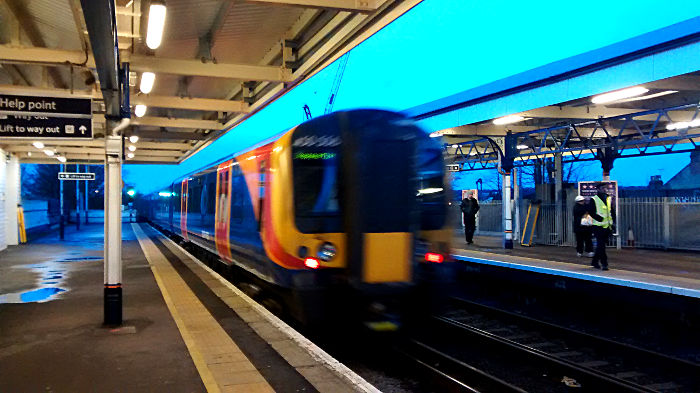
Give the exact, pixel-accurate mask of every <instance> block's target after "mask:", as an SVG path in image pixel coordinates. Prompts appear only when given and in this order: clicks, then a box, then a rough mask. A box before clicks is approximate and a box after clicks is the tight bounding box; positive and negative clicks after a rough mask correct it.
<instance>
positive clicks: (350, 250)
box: [265, 111, 450, 328]
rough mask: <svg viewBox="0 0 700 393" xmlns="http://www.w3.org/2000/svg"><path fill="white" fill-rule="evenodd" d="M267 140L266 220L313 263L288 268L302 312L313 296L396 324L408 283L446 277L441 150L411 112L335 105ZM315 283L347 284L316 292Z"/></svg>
mask: <svg viewBox="0 0 700 393" xmlns="http://www.w3.org/2000/svg"><path fill="white" fill-rule="evenodd" d="M276 146H277V147H275V148H274V149H273V152H272V158H271V163H272V166H271V169H270V171H271V173H270V179H271V180H270V181H271V185H272V187H271V189H272V201H271V206H270V207H271V214H270V216H271V218H272V221H273V222H272V223H271V224H272V225H273V226H274V233H276V234H279V235H280V236H279V237H278V238H277V239H274V240H276V242H277V244H279V246H280V249H281V251H283V253H284V254H289V255H294V256H296V257H298V258H300V259H299V260H300V261H304V264H305V265H306V267H307V269H306V270H307V271H309V269H308V267H309V264H308V263H309V262H310V263H311V264H312V267H314V268H313V269H311V271H313V274H298V275H296V277H295V283H294V284H295V289H296V292H295V293H296V294H297V296H299V297H301V298H302V299H300V300H301V301H302V303H303V304H305V309H306V312H312V311H311V310H313V309H314V307H313V306H311V304H313V303H316V305H317V306H318V307H320V308H321V309H323V310H324V312H326V313H327V312H328V311H329V310H335V311H336V312H338V313H343V314H347V313H349V312H351V311H354V314H356V313H359V314H360V317H361V318H362V319H364V320H365V321H366V322H367V324H368V325H370V326H371V327H376V328H382V327H383V326H390V327H392V326H393V327H395V326H397V325H398V322H399V319H400V316H401V315H402V314H403V312H402V311H403V310H402V309H403V308H414V306H415V305H412V304H410V303H411V299H415V297H412V296H413V295H415V293H416V288H417V285H416V284H417V283H430V284H435V283H436V282H437V283H438V284H439V285H442V284H445V280H448V279H449V277H450V274H449V273H447V274H445V272H447V271H448V270H449V268H448V267H447V266H446V265H450V263H449V255H450V253H449V239H450V231H449V229H447V228H448V226H447V223H446V217H447V214H446V197H445V192H444V190H445V189H446V187H445V185H444V181H445V180H444V170H443V169H444V165H443V161H442V150H441V148H440V146H439V145H437V143H435V142H434V141H432V140H430V138H429V137H428V136H427V135H426V134H425V133H424V132H423V131H421V130H420V129H418V128H417V127H415V126H414V125H413V123H412V122H410V121H408V120H406V119H405V118H403V117H401V116H399V115H396V114H391V113H388V112H382V111H353V112H340V113H339V114H337V115H335V116H327V117H322V118H318V119H315V120H314V121H311V122H309V123H305V124H302V125H300V126H299V127H297V128H296V129H295V130H294V131H293V132H291V133H287V134H285V135H284V136H283V137H282V138H281V139H280V140H279V141H278V142H277V144H276ZM275 172H276V173H275ZM290 194H291V198H290ZM268 240H271V239H269V238H266V239H265V243H266V245H267V244H271V245H274V244H275V242H268ZM438 265H439V266H438ZM316 267H317V268H316ZM309 273H310V271H309ZM439 285H438V286H439ZM320 288H326V289H328V288H335V289H337V288H343V289H345V290H347V291H346V292H344V293H343V294H340V293H334V295H338V296H333V297H328V296H326V295H324V298H325V299H319V295H318V293H319V291H322V289H320ZM324 293H325V294H327V292H324ZM342 295H345V296H342ZM329 299H333V300H332V303H331V304H328V302H327V301H326V302H324V300H329ZM346 301H347V302H346ZM318 303H320V304H318ZM323 303H325V304H323ZM343 303H345V304H343ZM351 313H352V312H351Z"/></svg>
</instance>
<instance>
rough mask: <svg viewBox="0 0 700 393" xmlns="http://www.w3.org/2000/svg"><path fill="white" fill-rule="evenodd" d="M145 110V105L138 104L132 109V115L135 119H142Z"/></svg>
mask: <svg viewBox="0 0 700 393" xmlns="http://www.w3.org/2000/svg"><path fill="white" fill-rule="evenodd" d="M147 109H148V107H147V106H146V105H143V104H138V105H136V107H134V114H135V115H136V117H143V115H145V114H146V110H147Z"/></svg>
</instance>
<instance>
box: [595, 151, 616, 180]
mask: <svg viewBox="0 0 700 393" xmlns="http://www.w3.org/2000/svg"><path fill="white" fill-rule="evenodd" d="M618 156H619V153H618V152H617V149H615V148H612V147H605V148H602V149H598V151H597V152H596V158H597V159H598V160H599V161H600V165H601V166H602V167H603V180H610V171H612V168H613V165H614V164H615V159H616V158H617V157H618Z"/></svg>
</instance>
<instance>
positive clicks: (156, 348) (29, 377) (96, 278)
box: [0, 224, 205, 392]
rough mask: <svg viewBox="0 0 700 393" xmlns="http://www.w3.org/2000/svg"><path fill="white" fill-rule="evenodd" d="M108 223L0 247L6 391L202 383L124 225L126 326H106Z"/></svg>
mask: <svg viewBox="0 0 700 393" xmlns="http://www.w3.org/2000/svg"><path fill="white" fill-rule="evenodd" d="M102 231H103V226H102V225H100V224H97V225H88V226H81V231H80V232H79V233H76V232H75V231H74V230H73V229H69V231H68V233H67V234H66V241H64V242H59V241H58V239H57V237H56V236H48V237H46V238H43V239H41V240H38V241H37V242H34V243H31V244H25V245H21V246H17V247H11V248H9V249H7V250H5V251H3V252H0V294H1V295H0V298H3V299H4V302H3V303H0V332H2V333H1V334H0V370H1V371H0V374H1V377H0V392H39V391H42V392H88V391H105V392H119V391H128V392H141V391H154V392H155V391H159V392H202V391H205V388H204V385H203V384H202V381H201V379H200V378H199V374H198V373H197V369H196V368H195V366H194V363H193V362H192V359H191V357H190V355H189V352H188V351H187V347H186V346H185V343H184V342H183V340H182V338H181V336H180V332H179V331H178V329H177V326H176V325H175V322H174V321H173V319H172V318H171V316H170V313H169V312H168V309H167V307H166V305H165V302H164V301H163V297H162V296H161V295H160V291H159V290H158V287H157V285H156V283H155V280H154V278H153V275H152V274H151V270H150V267H149V265H148V263H147V262H146V261H145V259H144V257H143V253H142V252H141V248H140V247H139V245H138V242H137V241H136V239H135V237H134V235H133V232H132V231H131V230H130V227H129V226H127V225H125V226H124V228H123V237H124V241H123V262H124V282H125V283H126V285H125V292H124V293H125V297H124V316H125V321H124V326H123V327H122V328H119V329H106V328H103V327H102V326H101V323H102V320H103V295H102V294H103V266H102V263H103V260H102V247H103V240H104V239H103V235H102ZM42 289H44V290H48V291H44V292H46V294H45V295H48V294H49V293H54V292H55V293H54V294H53V295H49V296H44V295H39V293H40V292H37V291H41V290H42ZM31 293H34V294H37V295H36V296H32V295H27V294H31ZM18 294H19V296H17V295H18ZM10 301H11V303H8V302H10Z"/></svg>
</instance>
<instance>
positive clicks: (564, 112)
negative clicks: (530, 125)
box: [519, 105, 644, 119]
mask: <svg viewBox="0 0 700 393" xmlns="http://www.w3.org/2000/svg"><path fill="white" fill-rule="evenodd" d="M643 110H644V109H620V108H607V107H605V106H602V105H591V106H578V107H572V106H563V107H559V106H545V107H542V108H538V109H533V110H529V111H524V112H521V113H519V115H521V116H524V117H537V118H550V119H597V118H599V117H614V116H621V115H629V114H630V113H637V112H641V111H643Z"/></svg>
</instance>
